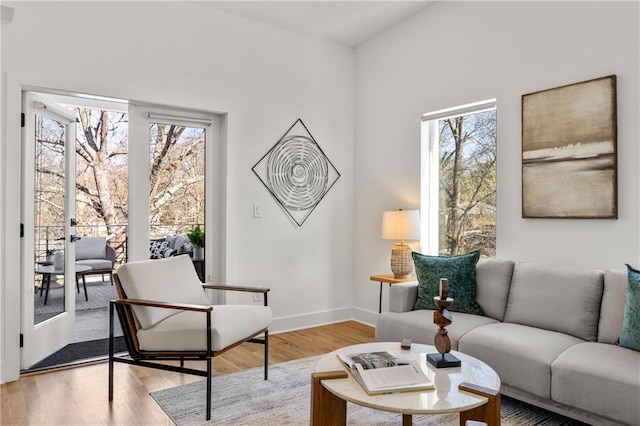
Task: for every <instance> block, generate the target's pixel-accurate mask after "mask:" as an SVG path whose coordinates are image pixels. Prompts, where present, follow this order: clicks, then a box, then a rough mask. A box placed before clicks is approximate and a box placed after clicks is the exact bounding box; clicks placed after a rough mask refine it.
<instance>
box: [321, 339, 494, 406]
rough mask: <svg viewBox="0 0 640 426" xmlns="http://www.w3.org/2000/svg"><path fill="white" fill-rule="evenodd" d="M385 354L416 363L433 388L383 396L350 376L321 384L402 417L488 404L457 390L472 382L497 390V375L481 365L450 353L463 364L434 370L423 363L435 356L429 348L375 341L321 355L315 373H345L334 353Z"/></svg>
mask: <svg viewBox="0 0 640 426" xmlns="http://www.w3.org/2000/svg"><path fill="white" fill-rule="evenodd" d="M376 351H387V352H389V353H391V354H392V355H395V356H398V357H400V358H413V359H416V360H418V363H419V365H420V367H421V368H422V370H423V371H424V372H425V373H426V375H427V377H429V379H430V380H431V381H432V382H433V383H434V385H435V389H431V390H426V391H410V392H396V393H389V394H384V395H369V394H367V392H366V391H365V390H364V389H363V388H362V386H360V384H359V383H358V382H357V381H356V380H355V379H354V378H353V377H352V376H351V373H349V377H347V378H346V379H331V380H323V381H322V385H323V386H324V387H325V388H326V389H327V390H329V391H330V392H331V393H333V394H334V395H337V396H338V397H340V398H342V399H344V400H346V401H350V402H353V403H355V404H358V405H362V406H365V407H371V408H375V409H378V410H383V411H391V412H395V413H402V414H438V413H451V412H460V411H466V410H470V409H472V408H476V407H479V406H481V405H483V404H485V403H487V401H488V399H487V398H486V397H483V396H479V395H474V394H472V393H469V392H464V391H460V390H459V389H458V385H459V384H460V383H463V382H467V383H473V384H476V385H480V386H483V387H485V388H489V389H494V390H499V389H500V378H499V377H498V374H497V373H496V372H495V371H494V370H493V369H492V368H491V367H489V366H488V365H487V364H485V363H484V362H482V361H480V360H478V359H476V358H473V357H471V356H469V355H465V354H463V353H461V352H456V351H451V354H452V355H455V356H456V357H457V358H458V359H460V361H462V365H461V366H460V367H454V368H440V369H438V368H435V367H433V366H432V365H431V364H430V363H429V362H427V360H426V356H427V354H430V353H437V351H436V348H435V347H433V346H430V345H421V344H416V343H414V344H412V345H411V349H409V350H403V349H401V348H400V343H399V342H389V343H387V342H376V343H365V344H360V345H353V346H347V347H345V348H341V349H338V350H335V351H333V352H331V353H328V354H327V355H325V356H323V357H322V358H321V359H320V360H319V361H318V364H317V365H316V368H315V372H323V371H335V370H347V368H346V367H345V366H344V364H342V362H340V360H339V359H338V356H337V354H338V353H343V354H345V355H349V354H354V353H360V352H376Z"/></svg>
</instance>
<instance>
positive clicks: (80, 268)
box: [36, 264, 91, 274]
mask: <svg viewBox="0 0 640 426" xmlns="http://www.w3.org/2000/svg"><path fill="white" fill-rule="evenodd" d="M90 270H91V266H87V265H79V264H76V273H78V272H87V271H90ZM36 272H37V273H39V274H64V269H56V268H55V267H54V266H53V265H47V266H41V267H40V268H37V269H36Z"/></svg>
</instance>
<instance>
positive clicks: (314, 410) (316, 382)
mask: <svg viewBox="0 0 640 426" xmlns="http://www.w3.org/2000/svg"><path fill="white" fill-rule="evenodd" d="M347 377H348V375H347V373H346V372H345V371H326V372H320V373H312V374H311V426H342V425H346V424H347V402H346V401H345V400H344V399H342V398H340V397H338V396H336V395H334V394H332V393H331V392H329V391H328V390H327V389H326V388H325V387H324V386H322V381H323V380H331V379H345V378H347ZM458 389H460V390H462V391H465V392H470V393H473V394H476V395H480V396H483V397H485V398H487V399H488V401H487V403H486V404H484V405H481V406H480V407H476V408H473V409H471V410H467V411H461V412H460V426H464V425H465V423H466V421H467V420H476V421H480V422H484V423H486V424H487V425H488V426H500V392H499V391H496V390H493V389H487V388H484V387H482V386H478V385H474V384H472V383H461V384H460V385H459V386H458ZM411 424H413V416H412V415H411V414H403V415H402V425H403V426H410V425H411Z"/></svg>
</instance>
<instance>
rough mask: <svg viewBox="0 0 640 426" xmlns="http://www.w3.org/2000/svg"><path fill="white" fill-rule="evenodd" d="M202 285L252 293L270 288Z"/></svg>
mask: <svg viewBox="0 0 640 426" xmlns="http://www.w3.org/2000/svg"><path fill="white" fill-rule="evenodd" d="M202 287H204V288H208V289H211V290H232V291H248V292H252V293H263V294H266V293H267V292H269V291H271V289H270V288H267V287H246V286H234V285H212V284H203V285H202Z"/></svg>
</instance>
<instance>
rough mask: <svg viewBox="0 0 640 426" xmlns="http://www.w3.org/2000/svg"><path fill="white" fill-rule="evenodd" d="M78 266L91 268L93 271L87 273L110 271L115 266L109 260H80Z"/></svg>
mask: <svg viewBox="0 0 640 426" xmlns="http://www.w3.org/2000/svg"><path fill="white" fill-rule="evenodd" d="M76 264H77V265H85V266H90V267H91V271H87V272H95V271H110V270H111V269H112V268H113V264H112V263H111V261H110V260H107V259H88V260H78V261H77V262H76Z"/></svg>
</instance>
